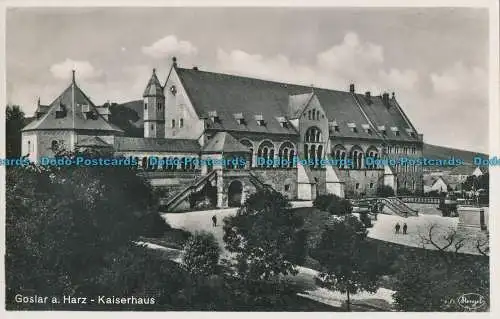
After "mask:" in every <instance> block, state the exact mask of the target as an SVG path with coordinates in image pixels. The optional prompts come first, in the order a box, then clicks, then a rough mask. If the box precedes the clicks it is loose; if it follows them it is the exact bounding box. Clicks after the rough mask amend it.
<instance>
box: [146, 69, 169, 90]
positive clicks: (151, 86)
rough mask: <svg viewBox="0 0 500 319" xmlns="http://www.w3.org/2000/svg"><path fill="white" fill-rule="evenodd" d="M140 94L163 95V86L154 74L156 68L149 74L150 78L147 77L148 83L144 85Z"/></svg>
mask: <svg viewBox="0 0 500 319" xmlns="http://www.w3.org/2000/svg"><path fill="white" fill-rule="evenodd" d="M142 96H143V97H146V96H164V95H163V87H162V86H161V83H160V81H159V80H158V77H157V76H156V69H153V74H151V78H150V79H149V82H148V85H147V86H146V89H145V90H144V93H143V94H142Z"/></svg>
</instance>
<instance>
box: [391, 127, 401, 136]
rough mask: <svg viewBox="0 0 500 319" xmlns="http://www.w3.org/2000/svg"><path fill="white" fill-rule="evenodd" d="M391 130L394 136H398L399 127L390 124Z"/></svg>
mask: <svg viewBox="0 0 500 319" xmlns="http://www.w3.org/2000/svg"><path fill="white" fill-rule="evenodd" d="M391 131H392V132H394V135H395V136H399V128H398V127H397V126H392V127H391Z"/></svg>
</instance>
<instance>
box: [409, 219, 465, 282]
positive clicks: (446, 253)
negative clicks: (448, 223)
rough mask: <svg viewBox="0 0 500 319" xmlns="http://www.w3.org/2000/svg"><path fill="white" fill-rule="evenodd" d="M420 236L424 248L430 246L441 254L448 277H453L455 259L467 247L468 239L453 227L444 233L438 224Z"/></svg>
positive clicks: (420, 233) (431, 226)
mask: <svg viewBox="0 0 500 319" xmlns="http://www.w3.org/2000/svg"><path fill="white" fill-rule="evenodd" d="M418 235H419V237H420V242H421V244H422V247H423V248H427V247H428V246H429V245H430V246H432V247H434V248H435V249H436V250H437V251H438V252H439V255H440V256H441V259H442V260H443V261H444V262H445V264H446V269H447V274H448V277H449V276H451V273H452V269H453V263H454V260H455V257H456V255H457V254H458V253H460V250H461V249H462V248H463V247H464V246H465V244H466V243H467V240H468V238H467V237H466V236H463V235H462V234H461V233H459V232H458V230H457V229H455V228H451V227H450V228H448V230H447V231H444V233H443V230H441V229H440V227H439V225H437V224H431V225H430V226H429V228H428V229H427V231H425V232H419V233H418Z"/></svg>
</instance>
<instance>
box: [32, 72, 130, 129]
mask: <svg viewBox="0 0 500 319" xmlns="http://www.w3.org/2000/svg"><path fill="white" fill-rule="evenodd" d="M86 108H88V112H84V111H87V110H86ZM56 113H57V114H56ZM67 129H75V130H93V131H111V132H114V133H123V131H122V130H121V129H120V128H118V127H117V126H115V125H113V124H111V123H109V122H108V121H106V120H105V119H104V118H103V117H102V115H100V114H99V112H98V110H97V109H96V106H95V105H94V103H92V101H91V100H90V99H89V98H88V97H87V95H85V93H83V91H82V90H81V89H80V88H79V87H78V85H76V83H75V82H74V80H73V82H72V83H71V84H70V86H68V88H67V89H66V90H64V91H63V93H61V95H59V96H58V97H57V98H56V99H55V100H54V101H53V102H52V103H51V104H50V106H49V110H48V111H47V114H45V115H43V116H42V117H40V118H39V119H37V120H35V121H33V122H31V123H30V124H28V125H27V126H25V127H24V128H23V129H22V131H31V130H67Z"/></svg>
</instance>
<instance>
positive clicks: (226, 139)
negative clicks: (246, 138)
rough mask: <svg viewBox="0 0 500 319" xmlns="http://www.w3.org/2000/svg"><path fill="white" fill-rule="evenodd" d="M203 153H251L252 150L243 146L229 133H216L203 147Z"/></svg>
mask: <svg viewBox="0 0 500 319" xmlns="http://www.w3.org/2000/svg"><path fill="white" fill-rule="evenodd" d="M202 152H203V153H250V149H249V148H248V147H246V146H245V145H243V144H241V143H240V142H239V141H238V140H237V139H235V138H234V137H233V136H232V135H231V134H229V133H227V132H218V133H216V134H215V135H214V136H213V137H212V138H211V139H210V140H209V141H208V143H207V144H206V145H205V147H203V150H202Z"/></svg>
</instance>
